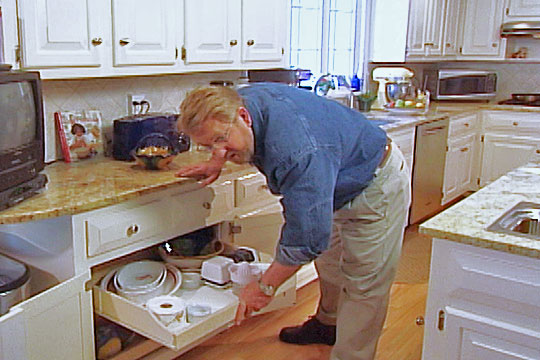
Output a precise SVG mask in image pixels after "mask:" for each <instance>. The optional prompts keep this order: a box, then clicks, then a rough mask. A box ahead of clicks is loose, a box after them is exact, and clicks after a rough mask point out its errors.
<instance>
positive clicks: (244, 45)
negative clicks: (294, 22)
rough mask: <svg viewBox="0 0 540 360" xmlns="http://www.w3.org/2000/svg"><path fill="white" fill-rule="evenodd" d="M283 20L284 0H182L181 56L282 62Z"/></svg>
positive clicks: (217, 60) (195, 61)
mask: <svg viewBox="0 0 540 360" xmlns="http://www.w3.org/2000/svg"><path fill="white" fill-rule="evenodd" d="M286 19H287V1H286V0H274V1H266V0H185V44H184V48H183V49H182V52H183V55H182V57H183V58H184V59H185V63H186V64H205V63H206V64H212V63H217V64H220V63H221V64H240V65H247V64H252V65H253V66H254V67H258V66H261V65H260V64H262V66H264V63H273V64H276V63H277V64H282V63H283V61H284V57H285V55H284V54H285V47H286V42H287V31H286V29H287V23H286ZM200 29H204V31H200ZM253 66H248V67H253ZM241 67H244V66H241Z"/></svg>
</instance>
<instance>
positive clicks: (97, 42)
mask: <svg viewBox="0 0 540 360" xmlns="http://www.w3.org/2000/svg"><path fill="white" fill-rule="evenodd" d="M101 44H103V39H102V38H93V39H92V45H94V46H98V45H101Z"/></svg>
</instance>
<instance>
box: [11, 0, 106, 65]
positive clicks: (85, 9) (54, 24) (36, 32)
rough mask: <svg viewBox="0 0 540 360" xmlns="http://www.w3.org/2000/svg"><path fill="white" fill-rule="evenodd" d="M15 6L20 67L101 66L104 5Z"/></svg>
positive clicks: (44, 1)
mask: <svg viewBox="0 0 540 360" xmlns="http://www.w3.org/2000/svg"><path fill="white" fill-rule="evenodd" d="M18 5H19V17H20V21H21V36H20V38H21V42H22V48H21V50H22V51H21V53H22V59H21V61H22V66H23V67H25V68H46V67H62V66H64V67H72V66H76V67H81V66H85V67H98V66H100V65H101V62H102V60H101V55H100V49H102V48H103V47H104V44H103V42H104V39H105V37H106V35H105V29H106V25H105V24H104V22H103V21H104V18H105V19H107V17H106V16H104V14H105V15H107V9H108V8H109V7H108V6H107V2H106V1H103V0H36V1H32V0H19V2H18Z"/></svg>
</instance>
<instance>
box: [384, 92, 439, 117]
mask: <svg viewBox="0 0 540 360" xmlns="http://www.w3.org/2000/svg"><path fill="white" fill-rule="evenodd" d="M384 109H385V110H386V111H389V112H392V113H399V114H409V115H417V114H425V113H426V112H428V110H429V92H428V91H425V92H422V91H418V92H417V93H416V95H415V96H414V97H411V98H405V99H398V100H396V101H391V102H389V103H387V104H385V105H384Z"/></svg>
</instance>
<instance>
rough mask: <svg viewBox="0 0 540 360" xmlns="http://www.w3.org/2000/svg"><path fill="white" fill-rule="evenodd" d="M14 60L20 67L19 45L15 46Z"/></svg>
mask: <svg viewBox="0 0 540 360" xmlns="http://www.w3.org/2000/svg"><path fill="white" fill-rule="evenodd" d="M15 62H16V63H17V64H19V66H20V67H22V66H21V65H22V64H21V47H20V46H19V45H17V46H15Z"/></svg>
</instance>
